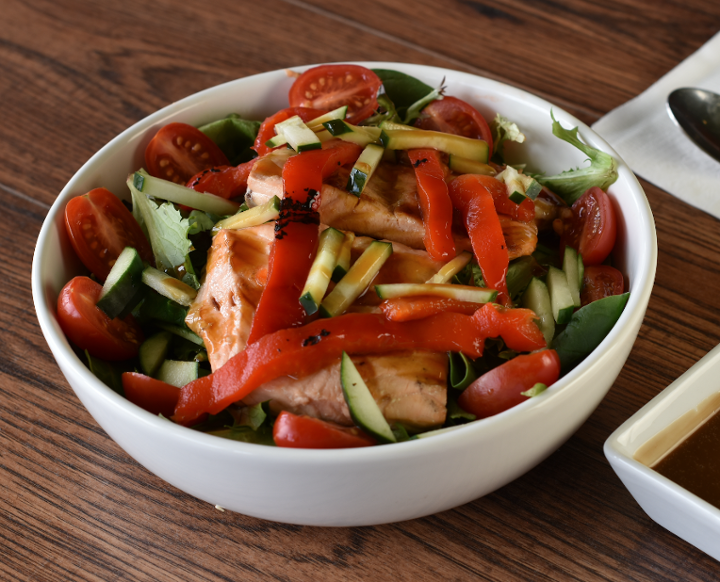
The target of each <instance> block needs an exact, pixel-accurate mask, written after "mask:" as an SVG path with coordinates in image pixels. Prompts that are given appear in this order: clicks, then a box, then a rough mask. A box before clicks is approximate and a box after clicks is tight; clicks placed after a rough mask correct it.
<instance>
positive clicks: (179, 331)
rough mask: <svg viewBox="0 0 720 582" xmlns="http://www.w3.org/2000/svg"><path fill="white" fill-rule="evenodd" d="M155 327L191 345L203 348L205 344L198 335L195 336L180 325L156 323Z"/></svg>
mask: <svg viewBox="0 0 720 582" xmlns="http://www.w3.org/2000/svg"><path fill="white" fill-rule="evenodd" d="M156 325H157V326H158V327H159V328H160V329H164V330H165V331H169V332H170V333H171V334H173V335H176V336H178V337H181V338H183V339H186V340H188V341H191V342H192V343H194V344H197V345H199V346H202V347H205V342H204V341H203V340H202V338H201V337H200V336H199V335H198V334H196V333H195V332H194V331H192V330H191V329H189V328H188V327H187V326H185V327H183V326H181V325H173V324H172V323H165V322H156Z"/></svg>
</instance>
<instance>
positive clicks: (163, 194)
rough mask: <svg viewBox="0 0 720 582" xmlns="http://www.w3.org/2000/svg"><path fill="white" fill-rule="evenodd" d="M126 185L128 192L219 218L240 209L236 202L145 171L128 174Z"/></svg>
mask: <svg viewBox="0 0 720 582" xmlns="http://www.w3.org/2000/svg"><path fill="white" fill-rule="evenodd" d="M127 185H128V188H130V190H135V191H136V192H142V193H143V194H145V195H147V196H152V197H153V198H160V199H161V200H169V201H170V202H175V204H183V205H185V206H189V207H190V208H197V209H198V210H204V211H205V212H209V213H211V214H219V215H220V216H225V215H227V214H235V213H236V212H237V211H238V209H239V208H240V205H239V204H238V203H237V202H233V201H231V200H225V199H224V198H220V196H215V195H214V194H206V193H204V192H196V191H195V190H192V189H190V188H186V187H185V186H181V185H180V184H175V182H168V181H167V180H162V179H160V178H154V177H152V176H151V175H150V174H148V173H147V172H146V171H145V170H138V171H137V172H135V173H134V174H130V176H129V177H128V179H127Z"/></svg>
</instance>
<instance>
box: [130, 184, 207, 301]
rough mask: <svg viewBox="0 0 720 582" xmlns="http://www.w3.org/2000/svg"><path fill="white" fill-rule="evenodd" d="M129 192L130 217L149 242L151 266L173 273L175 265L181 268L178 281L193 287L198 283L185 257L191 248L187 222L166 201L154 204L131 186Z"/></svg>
mask: <svg viewBox="0 0 720 582" xmlns="http://www.w3.org/2000/svg"><path fill="white" fill-rule="evenodd" d="M131 192H132V200H133V216H134V217H135V218H136V220H137V221H138V223H140V226H141V227H142V229H143V230H144V231H145V234H146V235H147V237H148V240H149V241H150V246H152V250H153V254H154V255H155V266H156V267H157V268H158V269H160V270H161V271H165V272H169V273H173V274H175V275H177V274H178V268H179V267H182V269H180V271H182V273H183V275H182V280H183V281H184V282H185V283H187V284H188V285H191V286H193V287H195V288H196V289H197V288H198V287H199V286H200V283H199V281H198V280H197V277H196V276H195V272H194V270H193V268H192V263H191V262H190V258H189V254H190V251H191V250H192V243H191V242H190V239H189V238H188V231H189V229H190V221H189V220H188V219H187V218H183V217H182V215H181V214H180V211H179V210H177V209H176V208H175V206H173V205H172V204H171V203H170V202H165V203H163V204H160V205H159V206H158V205H157V204H155V202H153V201H152V200H150V199H149V198H148V197H147V196H145V195H144V194H143V193H142V192H139V191H138V190H137V189H136V188H131Z"/></svg>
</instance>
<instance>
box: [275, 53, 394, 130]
mask: <svg viewBox="0 0 720 582" xmlns="http://www.w3.org/2000/svg"><path fill="white" fill-rule="evenodd" d="M381 85H382V81H381V80H380V77H378V76H377V75H376V74H375V73H373V72H372V71H371V70H370V69H367V68H365V67H361V66H360V65H320V66H319V67H313V68H312V69H308V70H307V71H305V72H304V73H303V74H302V75H300V76H299V77H298V78H297V79H295V82H294V83H293V85H292V87H291V88H290V93H289V95H288V98H289V100H290V106H291V107H315V108H320V109H325V110H327V111H332V110H333V109H337V108H338V107H342V106H343V105H347V106H348V110H347V116H346V118H345V120H346V121H347V122H348V123H352V124H357V123H360V122H361V121H362V120H364V119H367V118H368V117H370V116H371V115H372V114H373V112H374V111H375V110H376V109H377V107H378V102H377V94H378V91H379V90H380V86H381Z"/></svg>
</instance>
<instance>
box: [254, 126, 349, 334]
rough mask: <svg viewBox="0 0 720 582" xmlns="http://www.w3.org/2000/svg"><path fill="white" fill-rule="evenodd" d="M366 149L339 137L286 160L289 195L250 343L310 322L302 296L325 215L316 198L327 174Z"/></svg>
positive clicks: (286, 179) (284, 205) (287, 194)
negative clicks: (320, 146) (306, 321)
mask: <svg viewBox="0 0 720 582" xmlns="http://www.w3.org/2000/svg"><path fill="white" fill-rule="evenodd" d="M360 151H361V148H360V146H358V145H355V144H351V143H349V142H340V141H339V140H338V142H333V143H332V144H330V145H329V146H328V147H327V148H325V149H322V150H312V151H309V152H305V153H302V154H299V155H297V156H293V157H291V158H290V159H288V161H287V162H285V166H284V167H283V186H284V189H285V196H284V198H283V201H282V210H281V211H280V216H279V217H278V219H277V221H276V223H275V242H274V244H273V248H272V250H271V251H270V258H269V265H268V280H267V285H266V286H265V289H264V290H263V293H262V295H261V296H260V301H259V303H258V306H257V310H256V311H255V316H254V317H253V322H252V327H251V328H250V336H249V337H248V343H249V344H251V343H253V342H256V341H257V340H259V339H260V338H261V337H263V336H264V335H266V334H268V333H272V332H274V331H277V330H279V329H285V328H288V327H296V326H299V325H303V324H304V323H305V316H306V314H305V310H304V309H303V307H302V305H300V302H299V300H298V299H299V297H300V295H301V293H302V289H303V286H304V285H305V280H306V279H307V275H308V272H309V271H310V267H311V266H312V262H313V259H314V257H315V252H316V250H317V241H318V225H319V224H320V218H319V215H318V212H317V210H316V208H317V202H316V198H317V197H318V196H319V194H320V189H321V188H322V181H323V178H325V177H327V176H328V175H330V174H331V173H333V172H334V171H335V170H336V169H337V168H338V166H342V165H344V164H346V163H348V162H349V161H353V160H355V159H357V157H358V156H359V155H360Z"/></svg>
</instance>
